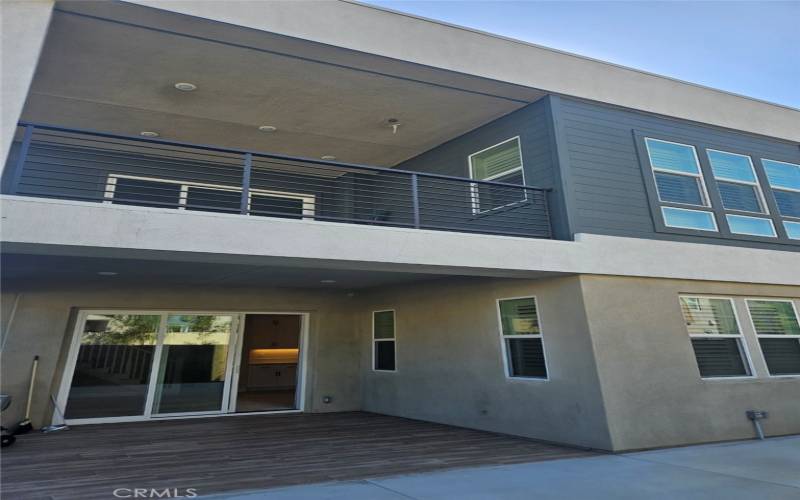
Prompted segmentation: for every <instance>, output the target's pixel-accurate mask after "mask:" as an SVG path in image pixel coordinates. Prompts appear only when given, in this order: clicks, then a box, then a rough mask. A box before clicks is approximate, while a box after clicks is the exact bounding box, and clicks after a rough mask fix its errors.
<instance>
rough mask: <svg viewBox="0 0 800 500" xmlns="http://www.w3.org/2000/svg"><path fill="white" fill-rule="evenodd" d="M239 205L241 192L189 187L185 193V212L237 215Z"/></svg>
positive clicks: (239, 209)
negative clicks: (199, 211)
mask: <svg viewBox="0 0 800 500" xmlns="http://www.w3.org/2000/svg"><path fill="white" fill-rule="evenodd" d="M241 203H242V193H241V191H231V190H227V189H213V188H204V187H195V186H189V187H188V190H187V193H186V209H187V210H203V211H206V212H223V213H229V214H238V213H239V212H240V211H241Z"/></svg>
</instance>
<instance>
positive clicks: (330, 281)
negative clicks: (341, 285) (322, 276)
mask: <svg viewBox="0 0 800 500" xmlns="http://www.w3.org/2000/svg"><path fill="white" fill-rule="evenodd" d="M319 282H320V283H326V284H330V283H336V280H319Z"/></svg>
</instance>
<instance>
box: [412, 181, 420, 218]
mask: <svg viewBox="0 0 800 500" xmlns="http://www.w3.org/2000/svg"><path fill="white" fill-rule="evenodd" d="M411 203H412V205H413V207H414V227H415V228H417V229H419V180H418V178H417V174H411Z"/></svg>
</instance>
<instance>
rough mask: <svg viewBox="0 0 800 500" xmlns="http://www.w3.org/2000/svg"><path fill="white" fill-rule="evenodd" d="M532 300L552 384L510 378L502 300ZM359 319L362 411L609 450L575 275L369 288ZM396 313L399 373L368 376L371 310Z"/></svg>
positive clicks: (369, 371)
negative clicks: (505, 356) (501, 327)
mask: <svg viewBox="0 0 800 500" xmlns="http://www.w3.org/2000/svg"><path fill="white" fill-rule="evenodd" d="M531 295H535V296H536V299H537V304H538V308H539V311H540V322H541V328H542V333H543V338H544V345H545V354H546V357H547V363H548V370H549V380H548V381H544V380H533V379H508V378H507V377H506V375H505V370H504V366H503V358H502V354H501V353H502V343H501V338H500V332H499V326H498V319H497V309H496V307H497V305H496V300H497V299H499V298H509V297H519V296H531ZM364 306H365V307H364V308H363V310H362V313H361V321H360V325H361V331H362V335H363V342H364V343H363V346H364V349H363V351H362V352H363V356H364V358H363V361H362V365H364V366H366V368H365V370H364V385H363V388H364V409H365V410H368V411H374V412H378V413H388V414H390V415H399V416H402V417H408V418H418V419H422V420H430V421H435V422H442V423H446V424H452V425H458V426H464V427H471V428H476V429H484V430H489V431H495V432H501V433H508V434H517V435H521V436H527V437H531V438H538V439H542V440H547V441H554V442H559V443H569V444H573V445H578V446H586V447H593V448H603V449H608V448H610V446H611V445H610V438H609V436H608V432H607V425H606V419H605V412H604V410H603V403H602V400H601V394H600V390H599V382H598V379H597V371H596V367H595V364H594V359H593V355H592V343H591V339H590V338H589V330H588V326H587V324H586V318H585V317H584V315H583V304H582V301H581V293H580V282H579V280H578V278H577V277H568V278H557V279H547V280H538V281H535V280H489V279H472V280H470V279H467V280H443V281H439V282H429V283H426V284H425V285H415V286H404V287H395V288H390V289H385V290H381V291H371V292H370V294H369V296H368V297H367V298H365V301H364ZM381 309H395V311H396V312H395V314H396V330H397V333H396V335H397V340H396V342H397V343H396V349H397V351H396V359H397V372H395V373H392V372H375V371H372V370H371V362H372V359H371V342H372V340H371V335H372V333H371V312H372V311H374V310H381Z"/></svg>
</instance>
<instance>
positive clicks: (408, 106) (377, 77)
mask: <svg viewBox="0 0 800 500" xmlns="http://www.w3.org/2000/svg"><path fill="white" fill-rule="evenodd" d="M90 16H91V17H90ZM487 64H491V62H490V61H487ZM176 82H190V83H193V84H195V85H197V90H195V91H193V92H181V91H179V90H176V89H175V88H174V84H175V83H176ZM543 95H544V94H543V93H542V92H539V91H536V90H533V89H528V88H524V87H518V86H513V85H509V84H505V83H502V82H494V81H490V80H484V79H480V78H477V77H471V76H469V75H463V74H458V73H452V72H447V71H444V70H438V69H435V68H429V67H423V66H419V65H414V64H410V63H404V62H402V61H396V60H391V59H386V58H380V57H377V56H372V55H369V54H362V53H358V52H354V51H348V50H344V49H340V48H336V47H330V46H325V45H321V44H316V43H312V42H308V41H303V40H298V39H292V38H288V37H285V36H280V35H276V34H273V33H266V32H260V31H255V30H249V29H244V28H240V27H236V26H230V25H225V24H221V23H214V22H211V21H207V20H203V19H199V18H192V17H187V16H181V15H177V14H173V13H167V12H164V11H159V10H156V9H149V8H145V7H140V6H132V5H128V4H122V3H118V2H102V3H96V2H68V3H60V4H58V6H57V9H56V11H55V12H54V14H53V19H52V23H51V27H50V32H49V34H48V37H47V41H46V43H45V47H44V49H43V54H42V58H41V64H40V66H39V69H38V71H37V73H36V76H35V79H34V82H33V85H32V88H31V94H30V96H29V99H28V103H27V105H26V108H25V111H24V113H23V119H24V120H28V121H34V122H41V123H49V124H56V125H62V126H66V127H75V128H85V129H94V130H102V131H108V132H114V133H120V134H126V135H137V134H139V132H141V131H144V130H147V131H155V132H158V133H159V134H160V135H161V138H162V139H172V140H179V141H187V142H193V143H202V144H212V145H219V146H227V147H236V148H246V149H253V150H258V151H268V152H275V153H281V154H289V155H297V156H308V157H320V156H323V155H333V156H336V157H337V159H338V160H339V161H343V162H353V163H366V164H373V165H379V166H393V165H396V164H397V163H399V162H401V161H403V160H405V159H408V158H410V157H413V156H416V155H417V154H419V153H421V152H424V151H426V150H428V149H430V148H432V147H434V146H436V145H438V144H441V143H443V142H446V141H448V140H450V139H452V138H454V137H457V136H459V135H462V134H464V133H465V132H468V131H469V130H472V129H474V128H476V127H479V126H480V125H483V124H485V123H488V122H490V121H492V120H494V119H496V118H499V117H501V116H503V115H505V114H508V113H510V112H512V111H514V110H517V109H519V108H521V107H524V106H525V105H527V104H528V103H530V102H533V101H535V100H537V99H539V98H540V97H542V96H543ZM390 118H395V119H397V120H399V122H400V126H399V128H398V130H397V133H393V131H392V128H391V126H390V125H389V124H388V123H387V120H388V119H390ZM260 125H271V126H275V127H277V131H276V132H272V133H264V132H260V131H259V130H258V127H259V126H260Z"/></svg>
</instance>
